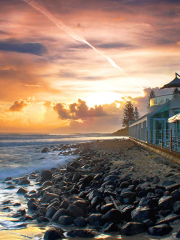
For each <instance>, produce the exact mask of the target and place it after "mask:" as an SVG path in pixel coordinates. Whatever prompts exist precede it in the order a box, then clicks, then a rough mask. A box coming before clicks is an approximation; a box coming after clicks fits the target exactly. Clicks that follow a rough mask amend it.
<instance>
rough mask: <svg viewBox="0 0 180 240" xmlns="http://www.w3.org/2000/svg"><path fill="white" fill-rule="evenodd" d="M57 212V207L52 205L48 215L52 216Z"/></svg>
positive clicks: (48, 216)
mask: <svg viewBox="0 0 180 240" xmlns="http://www.w3.org/2000/svg"><path fill="white" fill-rule="evenodd" d="M56 212H57V209H56V208H55V207H50V208H49V209H48V210H47V212H46V217H47V218H52V217H53V216H54V214H55V213H56Z"/></svg>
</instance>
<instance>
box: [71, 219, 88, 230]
mask: <svg viewBox="0 0 180 240" xmlns="http://www.w3.org/2000/svg"><path fill="white" fill-rule="evenodd" d="M74 224H75V225H76V226H77V227H80V228H81V227H86V225H87V221H86V219H84V218H83V217H78V218H76V219H75V220H74Z"/></svg>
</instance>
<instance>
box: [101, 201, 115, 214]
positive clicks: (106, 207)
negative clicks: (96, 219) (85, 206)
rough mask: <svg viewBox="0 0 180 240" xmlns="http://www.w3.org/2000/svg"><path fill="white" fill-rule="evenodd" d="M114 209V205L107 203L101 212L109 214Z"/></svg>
mask: <svg viewBox="0 0 180 240" xmlns="http://www.w3.org/2000/svg"><path fill="white" fill-rule="evenodd" d="M112 208H114V203H107V204H105V205H102V206H101V212H102V213H107V212H108V211H109V210H111V209H112Z"/></svg>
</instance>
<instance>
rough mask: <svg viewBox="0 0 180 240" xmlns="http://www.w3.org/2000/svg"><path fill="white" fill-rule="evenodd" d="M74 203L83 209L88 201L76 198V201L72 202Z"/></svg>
mask: <svg viewBox="0 0 180 240" xmlns="http://www.w3.org/2000/svg"><path fill="white" fill-rule="evenodd" d="M74 204H75V205H76V206H78V207H80V208H83V209H85V208H87V207H88V205H89V204H90V202H89V201H87V200H77V201H75V202H74Z"/></svg>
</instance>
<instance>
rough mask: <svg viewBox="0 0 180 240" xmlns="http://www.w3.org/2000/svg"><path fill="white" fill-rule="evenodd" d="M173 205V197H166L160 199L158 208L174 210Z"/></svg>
mask: <svg viewBox="0 0 180 240" xmlns="http://www.w3.org/2000/svg"><path fill="white" fill-rule="evenodd" d="M173 203H174V202H173V198H172V196H164V197H162V198H160V199H159V202H158V206H159V208H160V209H172V207H173Z"/></svg>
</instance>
